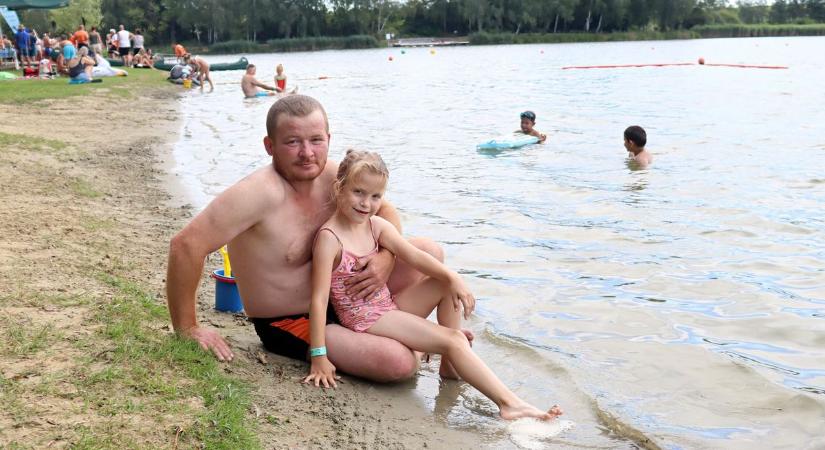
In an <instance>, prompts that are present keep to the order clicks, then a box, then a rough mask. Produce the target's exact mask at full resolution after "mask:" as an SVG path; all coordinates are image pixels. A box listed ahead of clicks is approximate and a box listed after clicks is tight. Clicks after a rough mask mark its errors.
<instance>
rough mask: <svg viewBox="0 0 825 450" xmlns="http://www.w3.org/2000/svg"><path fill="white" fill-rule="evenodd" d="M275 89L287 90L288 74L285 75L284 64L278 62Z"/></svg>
mask: <svg viewBox="0 0 825 450" xmlns="http://www.w3.org/2000/svg"><path fill="white" fill-rule="evenodd" d="M275 72H276V73H275V90H276V91H278V92H286V75H284V65H283V64H278V65H277V66H276V67H275Z"/></svg>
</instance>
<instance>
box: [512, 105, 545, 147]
mask: <svg viewBox="0 0 825 450" xmlns="http://www.w3.org/2000/svg"><path fill="white" fill-rule="evenodd" d="M535 125H536V113H534V112H533V111H524V112H523V113H521V129H520V130H519V131H521V132H522V133H524V134H529V135H530V136H535V137H537V138H539V144H543V143H544V141H545V140H547V135H546V134H544V133H542V132H540V131H539V130H536V129H535V128H533V127H534V126H535Z"/></svg>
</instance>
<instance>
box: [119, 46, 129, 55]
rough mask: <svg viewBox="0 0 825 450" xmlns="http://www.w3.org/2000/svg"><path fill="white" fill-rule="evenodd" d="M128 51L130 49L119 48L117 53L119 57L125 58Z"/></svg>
mask: <svg viewBox="0 0 825 450" xmlns="http://www.w3.org/2000/svg"><path fill="white" fill-rule="evenodd" d="M130 49H131V47H120V48H119V49H117V52H118V53H119V54H120V56H126V55H128V54H129V50H130Z"/></svg>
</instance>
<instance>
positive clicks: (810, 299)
mask: <svg viewBox="0 0 825 450" xmlns="http://www.w3.org/2000/svg"><path fill="white" fill-rule="evenodd" d="M823 50H825V38H762V39H736V40H696V41H669V42H632V43H601V44H571V45H525V46H493V47H471V48H439V49H437V50H436V51H435V53H434V54H433V53H431V52H430V50H429V49H409V50H406V52H405V53H404V54H402V53H401V51H400V50H394V49H382V50H368V51H336V52H317V53H294V54H283V55H247V56H248V57H249V59H250V61H252V62H254V63H256V64H257V65H258V66H259V70H258V78H259V79H261V80H264V81H269V82H271V81H272V76H273V75H274V67H275V65H276V64H277V63H282V64H284V66H285V67H286V73H287V75H288V77H289V84H290V85H293V86H294V85H298V86H299V87H300V92H301V93H305V94H308V95H312V96H314V97H316V98H318V99H319V100H320V101H321V102H322V103H323V104H324V105H325V107H326V108H327V111H328V113H329V118H330V123H331V132H332V150H331V154H332V157H333V158H335V159H340V157H341V156H342V154H343V153H344V151H345V149H346V148H349V147H357V148H365V149H372V150H376V151H380V152H381V153H382V155H383V156H384V158H385V160H386V161H387V163H388V165H389V167H390V171H391V179H390V187H389V194H388V195H389V198H390V200H391V201H393V202H394V203H395V205H396V206H398V207H399V209H400V210H401V211H402V213H403V221H404V225H405V232H406V233H407V234H411V235H425V236H430V237H433V238H434V239H436V240H437V241H439V242H440V243H441V244H442V245H443V246H444V248H445V249H446V251H447V254H448V262H449V264H450V265H451V266H452V267H454V268H456V269H457V270H459V271H461V272H462V273H463V274H465V275H466V277H467V279H468V281H469V282H470V283H471V286H472V287H474V290H475V293H476V296H477V297H479V305H478V310H477V311H478V313H477V314H476V315H475V317H474V318H473V319H472V320H471V321H470V323H469V326H470V327H472V329H473V330H475V331H476V334H477V335H478V336H479V338H478V344H477V345H476V348H477V351H478V352H479V353H480V354H481V355H482V357H483V358H484V359H485V360H486V361H488V362H489V363H490V364H491V365H492V366H493V368H494V369H495V370H496V371H497V372H498V373H500V374H501V376H502V377H503V378H504V379H505V381H506V382H507V383H508V384H509V385H511V386H514V388H515V389H516V390H517V392H518V393H519V394H520V395H522V396H524V397H525V398H528V399H530V400H532V401H534V402H535V403H537V404H539V405H546V406H549V405H552V404H553V403H559V404H561V405H563V406H565V407H566V409H567V411H568V418H569V419H570V420H573V421H575V422H576V427H575V428H574V429H573V430H571V431H568V432H566V433H564V434H562V435H561V436H559V437H556V438H552V439H546V440H541V439H539V440H535V439H534V440H533V441H530V442H527V443H525V442H524V441H520V440H514V439H513V438H512V435H511V434H508V432H507V429H506V428H505V427H504V426H503V425H501V424H500V422H498V421H495V420H493V419H492V418H491V412H492V411H494V410H495V408H494V407H493V406H491V404H490V403H489V402H487V401H486V400H484V399H483V397H481V396H480V394H478V393H477V392H475V391H474V390H472V389H468V388H466V387H462V386H458V387H456V386H453V385H450V384H448V385H446V386H445V387H443V388H439V386H438V383H437V380H436V379H435V377H434V376H433V369H431V370H429V371H425V372H424V373H423V374H422V376H421V377H419V380H418V382H417V383H416V384H415V385H414V386H412V387H411V390H412V392H411V394H410V395H412V396H413V397H415V398H418V399H420V401H421V402H422V404H423V405H424V407H426V408H430V409H432V410H433V412H434V416H435V417H436V418H437V420H441V421H443V422H446V423H448V424H449V425H450V426H454V427H460V428H467V429H474V428H477V429H478V432H480V433H486V437H485V440H486V441H487V442H489V443H490V445H491V446H492V447H497V448H500V447H507V446H511V447H512V446H516V445H521V446H522V447H525V446H526V447H531V446H532V448H538V447H540V446H542V445H548V446H552V445H564V446H569V447H587V448H629V447H633V446H634V445H635V444H634V442H642V441H644V440H645V439H650V440H651V441H652V442H653V443H655V444H656V445H659V446H661V447H663V448H669V449H679V448H708V449H716V448H751V447H755V448H806V447H807V448H823V447H825V438H823V434H825V431H823V430H825V241H823V231H825V214H823V212H822V211H823V205H825V171H824V170H823V168H825V131H823V124H825V108H823V106H822V105H823V104H825V88H824V87H823V85H822V81H823V80H825V51H823ZM389 56H393V58H394V60H393V61H388V57H389ZM699 57H704V58H705V60H706V61H707V62H708V63H743V64H769V65H787V66H789V67H790V69H789V70H760V69H741V68H723V67H708V66H704V67H703V66H698V65H697V66H684V67H656V68H629V69H613V70H562V67H563V66H568V65H570V66H572V65H601V64H639V63H672V62H694V61H696V60H697V59H698V58H699ZM210 59H211V60H213V61H216V62H218V61H228V60H233V59H235V57H210ZM240 76H241V72H215V73H214V78H215V80H216V82H217V83H218V86H217V89H216V90H215V92H213V93H211V94H200V93H199V92H197V91H192V92H188V93H186V95H185V96H184V99H183V100H182V102H183V107H182V114H183V130H182V137H181V139H180V142H179V143H178V144H177V146H176V149H175V159H176V161H177V165H176V167H175V169H174V172H175V173H176V174H178V176H179V177H180V179H181V180H182V181H183V183H184V185H185V186H186V187H187V189H188V190H189V195H190V199H191V202H192V203H193V204H194V205H195V206H196V207H197V208H198V209H200V208H202V207H204V206H205V205H206V204H207V203H208V201H209V200H211V199H212V198H213V197H214V196H215V195H216V194H218V193H220V192H221V191H222V190H223V189H224V188H225V187H227V186H228V185H230V184H232V183H233V182H235V181H236V180H238V179H239V178H241V177H242V176H244V175H245V174H247V173H249V172H251V171H252V170H253V169H255V168H257V167H259V166H261V165H263V164H265V163H266V162H267V158H266V154H265V152H264V149H263V146H262V144H261V139H262V137H263V135H264V132H265V127H264V119H265V116H266V111H267V109H268V107H269V106H270V105H271V103H272V101H273V100H272V99H255V100H244V99H243V98H242V94H241V90H240V87H239V85H238V82H239V80H240ZM322 76H323V77H327V79H319V77H322ZM525 109H532V110H534V111H535V112H536V114H537V115H538V120H537V124H536V128H538V129H539V130H541V131H544V132H547V133H548V134H549V135H550V138H549V140H548V143H547V144H545V145H535V146H531V147H527V148H524V149H521V150H517V151H505V152H499V153H481V152H478V151H476V149H475V144H476V143H478V142H481V141H484V140H487V139H490V138H492V137H495V136H496V135H500V134H502V133H505V132H509V131H512V130H515V129H517V128H518V121H519V119H518V115H519V112H521V111H522V110H525ZM633 124H639V125H642V126H644V127H645V128H646V129H647V132H648V148H649V149H650V150H651V151H652V152H653V154H654V164H653V166H652V167H651V169H649V170H634V168H633V167H631V166H630V165H628V164H627V162H626V160H625V153H624V149H623V146H622V131H623V130H624V128H625V127H626V126H628V125H633Z"/></svg>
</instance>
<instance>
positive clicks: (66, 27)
mask: <svg viewBox="0 0 825 450" xmlns="http://www.w3.org/2000/svg"><path fill="white" fill-rule="evenodd" d="M49 19H50V20H51V22H52V24H53V27H54V28H55V29H56V30H57V31H58V32H64V33H71V32H73V31H74V30H76V29H77V27H78V25H80V24H84V25H86V26H88V27H91V26H92V25H99V24H100V21H101V19H103V13H102V12H101V0H72V1H71V2H70V3H69V6H67V7H65V8H59V9H53V10H51V11H49Z"/></svg>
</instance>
